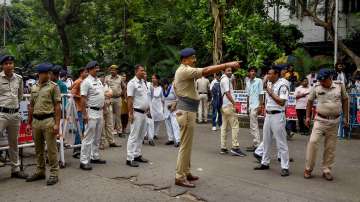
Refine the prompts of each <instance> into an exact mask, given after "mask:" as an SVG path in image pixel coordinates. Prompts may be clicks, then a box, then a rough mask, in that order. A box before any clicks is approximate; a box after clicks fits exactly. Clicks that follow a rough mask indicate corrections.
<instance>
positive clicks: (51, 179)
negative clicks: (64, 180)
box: [46, 176, 59, 186]
mask: <svg viewBox="0 0 360 202" xmlns="http://www.w3.org/2000/svg"><path fill="white" fill-rule="evenodd" d="M58 182H59V178H58V176H50V177H49V179H48V180H47V181H46V185H48V186H51V185H54V184H56V183H58Z"/></svg>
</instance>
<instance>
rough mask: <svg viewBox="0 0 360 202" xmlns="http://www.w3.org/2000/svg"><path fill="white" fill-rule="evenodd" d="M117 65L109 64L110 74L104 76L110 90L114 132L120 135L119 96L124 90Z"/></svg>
mask: <svg viewBox="0 0 360 202" xmlns="http://www.w3.org/2000/svg"><path fill="white" fill-rule="evenodd" d="M117 71H118V66H117V65H111V66H110V73H111V75H108V76H106V77H105V83H106V84H107V85H109V87H110V88H111V90H112V92H113V93H112V94H113V95H112V99H111V103H112V110H113V114H114V115H113V118H114V124H113V126H114V129H115V132H117V133H118V134H119V136H121V110H120V109H121V96H122V95H123V94H124V91H125V83H124V81H123V78H122V77H121V76H120V75H118V73H117Z"/></svg>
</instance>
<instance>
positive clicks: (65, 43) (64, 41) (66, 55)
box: [56, 25, 71, 67]
mask: <svg viewBox="0 0 360 202" xmlns="http://www.w3.org/2000/svg"><path fill="white" fill-rule="evenodd" d="M56 27H57V30H58V33H59V36H60V40H61V45H62V52H63V65H64V66H65V67H67V66H69V65H70V64H71V55H70V47H69V40H68V37H67V34H66V31H65V27H64V26H59V25H57V26H56Z"/></svg>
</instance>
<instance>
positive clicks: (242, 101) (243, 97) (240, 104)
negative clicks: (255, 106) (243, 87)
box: [234, 91, 248, 114]
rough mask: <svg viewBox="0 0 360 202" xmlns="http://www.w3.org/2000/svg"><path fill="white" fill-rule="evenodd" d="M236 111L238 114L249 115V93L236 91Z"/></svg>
mask: <svg viewBox="0 0 360 202" xmlns="http://www.w3.org/2000/svg"><path fill="white" fill-rule="evenodd" d="M234 98H235V110H236V112H237V113H238V114H247V110H248V109H247V99H248V97H247V93H245V91H234Z"/></svg>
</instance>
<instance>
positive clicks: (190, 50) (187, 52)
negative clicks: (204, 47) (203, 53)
mask: <svg viewBox="0 0 360 202" xmlns="http://www.w3.org/2000/svg"><path fill="white" fill-rule="evenodd" d="M195 53H196V51H195V50H194V49H193V48H185V49H182V50H181V51H180V58H181V59H182V58H187V57H189V56H192V55H195Z"/></svg>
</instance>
